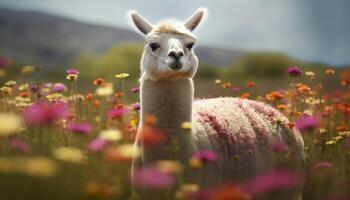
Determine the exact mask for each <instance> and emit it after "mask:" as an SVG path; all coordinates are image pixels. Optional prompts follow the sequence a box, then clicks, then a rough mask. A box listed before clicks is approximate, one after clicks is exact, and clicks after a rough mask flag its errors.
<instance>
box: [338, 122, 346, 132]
mask: <svg viewBox="0 0 350 200" xmlns="http://www.w3.org/2000/svg"><path fill="white" fill-rule="evenodd" d="M346 130H348V126H347V125H345V124H343V125H339V126H337V131H338V132H344V131H346Z"/></svg>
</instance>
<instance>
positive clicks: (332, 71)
mask: <svg viewBox="0 0 350 200" xmlns="http://www.w3.org/2000/svg"><path fill="white" fill-rule="evenodd" d="M326 74H327V75H333V74H335V70H334V69H327V70H326Z"/></svg>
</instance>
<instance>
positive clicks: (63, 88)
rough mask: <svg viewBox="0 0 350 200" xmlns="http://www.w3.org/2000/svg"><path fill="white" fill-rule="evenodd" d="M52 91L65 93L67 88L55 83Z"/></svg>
mask: <svg viewBox="0 0 350 200" xmlns="http://www.w3.org/2000/svg"><path fill="white" fill-rule="evenodd" d="M52 90H53V91H54V92H58V93H61V92H65V91H67V87H66V86H65V85H64V84H63V83H56V84H55V85H53V88H52Z"/></svg>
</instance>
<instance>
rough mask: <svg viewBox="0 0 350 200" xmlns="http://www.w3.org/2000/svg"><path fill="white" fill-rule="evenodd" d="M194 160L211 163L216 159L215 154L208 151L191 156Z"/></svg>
mask: <svg viewBox="0 0 350 200" xmlns="http://www.w3.org/2000/svg"><path fill="white" fill-rule="evenodd" d="M192 157H193V158H195V159H199V160H201V161H203V162H213V161H216V160H217V159H218V156H217V154H216V152H214V151H210V150H204V151H199V152H196V153H194V154H193V156H192Z"/></svg>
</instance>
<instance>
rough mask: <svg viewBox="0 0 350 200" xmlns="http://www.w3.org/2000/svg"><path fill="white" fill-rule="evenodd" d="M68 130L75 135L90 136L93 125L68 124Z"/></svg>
mask: <svg viewBox="0 0 350 200" xmlns="http://www.w3.org/2000/svg"><path fill="white" fill-rule="evenodd" d="M66 129H67V130H69V131H72V132H74V133H80V134H83V135H88V134H89V133H91V132H92V130H93V127H92V125H91V124H88V123H72V124H68V125H67V127H66Z"/></svg>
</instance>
